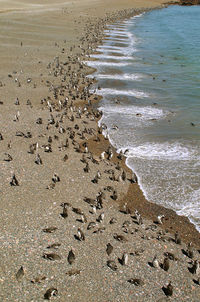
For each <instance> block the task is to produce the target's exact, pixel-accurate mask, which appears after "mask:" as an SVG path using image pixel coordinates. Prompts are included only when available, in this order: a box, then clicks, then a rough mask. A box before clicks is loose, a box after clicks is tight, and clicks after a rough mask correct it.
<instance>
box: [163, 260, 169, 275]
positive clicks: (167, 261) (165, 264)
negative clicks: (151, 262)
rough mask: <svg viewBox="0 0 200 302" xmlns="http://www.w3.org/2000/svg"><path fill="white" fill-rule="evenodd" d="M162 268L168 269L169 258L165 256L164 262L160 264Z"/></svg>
mask: <svg viewBox="0 0 200 302" xmlns="http://www.w3.org/2000/svg"><path fill="white" fill-rule="evenodd" d="M162 268H163V269H164V271H166V272H167V271H168V270H169V258H168V257H165V259H164V262H163V264H162Z"/></svg>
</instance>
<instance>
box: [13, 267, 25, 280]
mask: <svg viewBox="0 0 200 302" xmlns="http://www.w3.org/2000/svg"><path fill="white" fill-rule="evenodd" d="M15 276H16V279H17V281H21V279H22V278H23V276H24V268H23V266H21V267H20V269H19V270H18V272H17V273H16V275H15Z"/></svg>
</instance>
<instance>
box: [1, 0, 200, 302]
mask: <svg viewBox="0 0 200 302" xmlns="http://www.w3.org/2000/svg"><path fill="white" fill-rule="evenodd" d="M164 3H165V1H162V0H157V1H146V0H144V1H136V0H133V1H131V0H124V1H122V0H121V1H120V0H116V1H114V0H111V1H109V3H107V1H105V0H97V1H92V0H82V1H79V0H76V1H61V0H56V1H52V0H50V1H47V0H45V1H39V0H37V1H33V0H32V1H30V0H28V1H26V2H25V1H24V2H22V1H14V0H12V1H11V0H10V1H2V0H0V37H1V43H0V164H1V169H0V206H1V212H0V218H1V219H0V227H1V234H0V255H1V261H0V301H9V302H13V301H22V302H29V301H34V302H36V301H37V302H39V301H44V300H52V301H61V302H66V301H70V302H71V301H72V302H78V301H82V302H85V301H87V302H107V301H110V302H111V301H112V302H117V301H119V302H121V301H148V302H149V301H152V302H153V301H168V300H169V301H188V302H189V301H196V302H197V301H199V297H200V268H199V261H200V236H199V233H198V232H197V230H196V229H195V227H194V226H193V225H192V224H191V223H190V222H189V220H188V219H187V218H185V217H180V216H177V215H176V213H175V212H173V211H171V210H168V209H165V208H163V207H161V206H158V205H155V204H152V203H149V202H148V201H147V200H145V198H144V196H143V193H142V191H141V190H140V188H139V186H138V184H137V181H134V180H133V175H132V172H131V170H130V169H128V168H127V167H126V165H125V158H124V157H123V156H121V155H119V154H116V152H115V150H114V148H113V147H112V146H110V143H109V141H108V140H107V139H105V138H104V137H103V135H102V129H101V128H98V121H99V119H100V118H101V112H99V111H98V110H97V109H96V108H97V107H98V101H99V99H100V98H99V97H98V96H97V95H95V94H92V93H91V92H90V91H89V88H90V85H91V84H92V83H93V79H91V78H87V77H86V75H87V74H89V73H92V69H91V68H89V67H87V66H85V65H84V64H83V63H82V62H83V61H84V60H85V58H86V57H88V56H89V55H90V54H91V53H92V52H94V51H95V48H96V47H97V46H98V45H99V44H100V43H101V40H102V38H103V35H104V34H103V31H104V29H105V28H106V25H107V24H112V22H114V21H116V20H120V19H124V18H129V17H131V16H133V15H135V14H137V13H138V12H140V11H143V10H145V9H150V8H152V9H153V8H156V7H158V6H159V7H160V6H162V5H164ZM159 215H164V216H165V217H164V219H163V220H162V224H160V223H159V221H158V218H157V217H158V216H159ZM190 242H192V243H191V245H190V244H189V243H190ZM188 244H189V246H188ZM153 259H154V260H153ZM170 282H171V283H170ZM171 285H172V287H171ZM172 288H173V289H172Z"/></svg>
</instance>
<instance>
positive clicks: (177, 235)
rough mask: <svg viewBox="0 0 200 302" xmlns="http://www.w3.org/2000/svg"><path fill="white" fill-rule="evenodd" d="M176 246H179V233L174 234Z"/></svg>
mask: <svg viewBox="0 0 200 302" xmlns="http://www.w3.org/2000/svg"><path fill="white" fill-rule="evenodd" d="M174 241H175V243H176V244H181V237H180V236H179V233H178V232H176V233H175V239H174Z"/></svg>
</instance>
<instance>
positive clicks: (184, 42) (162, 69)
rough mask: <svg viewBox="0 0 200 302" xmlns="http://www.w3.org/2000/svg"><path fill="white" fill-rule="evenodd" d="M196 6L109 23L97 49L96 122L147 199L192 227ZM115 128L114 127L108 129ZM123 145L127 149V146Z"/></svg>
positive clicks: (197, 111)
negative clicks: (98, 100) (184, 218)
mask: <svg viewBox="0 0 200 302" xmlns="http://www.w3.org/2000/svg"><path fill="white" fill-rule="evenodd" d="M199 20H200V6H191V7H181V6H170V7H168V8H165V9H160V10H153V11H150V12H147V13H144V14H141V15H138V16H136V17H133V18H131V19H129V20H125V21H123V22H117V23H115V24H113V25H109V26H108V29H107V30H106V31H105V34H106V35H107V36H106V39H105V41H104V42H103V44H102V45H100V46H99V48H98V49H97V50H98V51H99V54H98V55H93V57H95V58H96V59H97V60H96V61H91V62H88V64H89V65H91V66H94V67H96V68H97V72H96V73H95V75H94V76H95V77H96V78H97V79H98V85H100V86H101V89H100V90H98V94H101V95H103V100H102V102H101V104H100V108H101V109H102V110H103V112H104V115H103V118H102V120H101V123H105V124H106V125H107V127H108V130H107V132H108V135H109V138H110V140H111V142H112V144H113V145H114V146H115V147H116V148H117V149H118V150H119V151H120V150H123V151H125V150H126V156H127V164H128V166H130V167H131V168H132V169H133V170H134V171H135V172H136V173H137V175H138V178H139V184H140V187H141V189H142V190H143V192H144V194H145V196H146V198H147V199H148V200H149V201H152V202H155V203H158V204H161V205H164V206H166V207H168V208H172V209H174V210H175V211H176V212H177V213H178V214H180V215H185V216H188V217H189V219H190V220H191V221H192V222H193V223H194V224H195V225H196V227H197V229H198V230H200V34H199V33H200V22H199ZM113 126H118V129H117V130H116V129H113ZM127 149H128V150H127Z"/></svg>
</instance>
